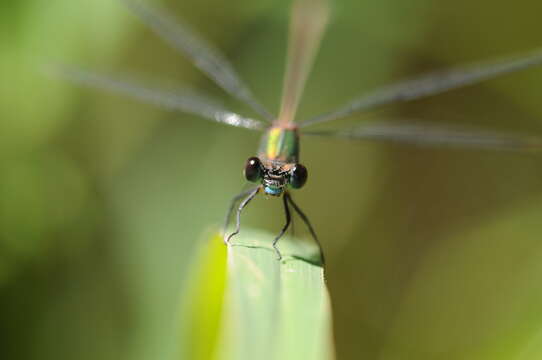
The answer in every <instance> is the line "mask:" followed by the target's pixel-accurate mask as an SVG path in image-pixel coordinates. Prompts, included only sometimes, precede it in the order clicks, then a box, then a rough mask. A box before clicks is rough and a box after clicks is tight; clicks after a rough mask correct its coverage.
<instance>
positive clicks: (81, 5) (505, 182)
mask: <svg viewBox="0 0 542 360" xmlns="http://www.w3.org/2000/svg"><path fill="white" fill-rule="evenodd" d="M161 4H162V5H164V6H166V7H167V8H168V9H169V10H170V11H171V12H172V13H174V14H178V15H180V16H181V17H182V18H183V19H184V20H185V21H187V22H188V23H190V24H192V25H193V26H194V27H195V28H196V29H198V31H199V32H200V33H201V34H202V35H203V36H204V37H206V38H207V39H209V40H210V41H212V42H213V43H214V44H216V45H217V47H219V48H220V49H221V50H223V51H224V52H225V53H226V54H227V55H228V57H229V58H230V59H231V60H232V62H233V63H234V65H235V67H236V68H237V69H238V70H239V72H240V73H241V74H242V76H243V77H244V78H245V79H246V80H247V82H248V83H249V84H250V85H251V87H252V89H253V90H254V92H255V93H256V94H257V95H258V97H259V98H260V99H261V100H262V101H263V102H264V103H265V104H266V105H268V107H270V108H272V109H277V107H278V100H279V93H280V89H281V80H282V73H283V68H284V56H285V48H286V29H287V13H288V6H289V1H285V0H280V1H276V0H263V1H254V0H242V1H241V0H235V1H228V2H224V1H219V0H198V1H195V0H178V1H173V0H169V1H167V2H162V3H161ZM541 11H542V3H540V1H537V0H518V1H516V2H514V3H511V2H507V1H491V0H478V1H470V0H458V1H453V2H452V1H430V0H411V1H402V0H383V1H359V0H343V1H340V2H339V1H336V2H335V3H334V14H333V18H332V22H331V25H330V28H329V31H328V33H327V35H326V37H325V39H324V43H323V46H322V50H321V52H320V56H319V58H318V60H317V62H316V65H315V69H314V72H313V74H312V76H311V78H310V80H309V82H308V85H307V91H306V93H305V96H304V98H303V101H302V104H301V112H300V117H301V118H305V117H308V116H310V115H314V114H317V113H320V112H323V111H326V110H329V109H332V108H333V107H335V106H338V105H341V104H342V103H344V102H345V101H347V100H349V99H350V98H351V97H353V96H354V95H357V94H359V93H360V92H363V91H366V90H369V89H371V88H374V87H375V86H378V85H383V84H386V83H389V82H391V81H393V80H397V79H402V78H406V77H410V76H412V75H415V74H417V73H420V72H423V71H426V70H434V69H440V68H446V67H450V66H452V65H454V64H459V63H465V62H469V61H475V60H480V59H485V58H493V57H498V56H501V55H506V54H514V53H520V52H523V51H528V50H530V49H533V48H536V47H539V46H541V45H542V36H541V35H542V30H541V28H540V16H539V15H540V13H541ZM51 62H53V63H57V62H60V63H67V64H75V65H80V66H83V67H87V68H92V69H96V70H101V71H105V72H111V73H120V74H125V73H130V74H133V73H136V74H145V76H147V77H150V78H152V79H163V81H164V83H165V84H178V85H179V86H181V85H186V86H188V87H191V88H193V89H196V90H197V91H201V92H205V93H208V94H211V95H213V96H215V97H217V98H218V99H222V101H223V102H224V103H225V104H226V105H227V106H228V107H230V108H231V109H233V110H235V111H239V112H243V113H247V114H251V113H250V112H248V111H247V109H246V108H244V107H243V106H241V105H240V104H238V103H236V102H235V101H233V100H231V99H230V98H228V97H227V96H226V95H225V94H223V93H222V92H221V91H220V89H218V88H217V87H216V86H215V85H214V84H212V83H211V82H210V81H209V80H207V79H206V78H205V77H204V76H203V75H202V74H201V73H199V72H198V71H196V70H195V69H194V67H193V66H191V64H190V63H189V62H188V61H187V60H185V59H183V58H182V57H180V56H178V55H177V54H176V53H175V52H174V51H172V50H171V49H169V48H168V47H167V46H166V45H164V44H163V43H162V42H161V41H160V40H159V39H157V38H156V37H155V36H154V35H153V34H151V33H150V32H149V31H148V30H147V29H146V28H145V27H144V26H143V25H142V24H141V23H139V22H138V21H137V20H136V19H135V18H134V17H133V16H132V15H131V14H130V13H129V12H128V11H127V10H126V9H125V8H123V7H122V6H121V5H120V4H119V2H117V1H111V0H93V1H85V2H83V1H67V0H50V1H43V0H2V1H1V2H0V79H1V80H0V339H1V340H0V348H1V349H2V350H1V353H2V354H3V355H2V358H5V359H132V360H134V359H174V358H176V353H177V349H178V346H179V339H177V338H176V333H175V330H176V328H177V325H178V321H179V319H178V316H177V311H178V309H177V308H178V303H179V299H180V295H179V292H180V289H181V287H182V284H183V281H184V280H185V277H186V269H187V264H188V263H189V261H190V259H191V255H193V251H194V249H195V244H196V242H197V241H198V239H200V238H201V237H202V236H203V235H204V234H205V233H206V232H207V231H208V230H209V229H210V228H212V227H213V226H215V225H217V224H219V223H220V222H221V221H222V217H223V215H224V211H225V209H226V207H227V202H228V200H229V198H230V197H231V196H232V195H234V194H236V193H237V192H238V191H239V190H240V188H241V186H242V184H243V178H242V172H241V170H242V166H243V163H244V161H245V159H246V158H247V157H248V156H251V155H254V154H255V150H256V146H257V143H258V136H257V134H254V133H251V132H248V131H244V130H239V129H235V128H231V129H230V128H228V127H225V126H220V125H217V124H212V123H210V122H207V121H205V120H200V119H197V118H194V117H192V116H187V115H183V114H173V113H168V112H167V111H164V110H162V109H157V108H154V107H152V106H148V105H145V104H140V103H137V102H135V101H132V100H130V99H126V98H123V97H118V96H115V95H111V94H108V93H104V92H100V91H94V90H88V89H81V88H77V87H74V86H72V85H70V84H67V83H65V82H63V81H62V80H59V79H55V78H51V77H48V76H46V75H44V74H43V72H41V67H42V66H43V65H44V64H47V63H51ZM541 93H542V69H540V68H539V69H532V70H528V71H524V72H521V73H518V74H514V75H511V76H506V77H504V78H502V79H499V80H494V81H490V82H486V83H484V84H482V85H478V86H475V87H471V88H468V89H464V90H461V91H454V92H452V93H450V94H446V95H442V96H438V97H435V98H431V99H428V100H423V101H418V102H415V103H412V104H407V105H401V106H395V107H391V108H387V109H385V110H383V111H378V112H377V113H373V114H370V116H369V115H365V116H354V117H352V118H351V119H348V120H346V121H344V122H342V123H341V125H342V124H347V123H351V122H355V121H360V120H362V119H366V120H367V121H370V120H371V119H374V118H378V117H390V116H393V117H397V116H402V117H410V118H415V119H424V120H428V121H433V122H447V123H458V124H470V125H476V126H480V127H486V128H490V129H496V130H500V131H505V132H520V133H529V134H539V135H542V103H541V102H540V94H541ZM330 125H331V124H330ZM333 125H335V126H337V125H339V124H333ZM302 146H303V148H302V160H303V162H304V163H305V165H307V167H308V168H309V170H310V179H309V182H308V185H307V186H306V187H305V188H304V189H303V190H302V191H299V192H298V193H296V194H295V196H296V198H297V200H298V202H299V203H300V205H302V207H303V208H304V209H305V211H306V212H307V213H308V215H309V216H310V218H311V219H312V221H313V223H314V224H315V226H316V229H317V231H318V233H319V234H320V238H321V239H322V242H323V244H324V247H325V250H326V255H327V259H328V267H327V281H328V285H329V288H330V292H331V297H332V302H333V310H334V325H335V338H336V339H335V340H336V348H337V355H338V358H339V359H361V358H366V359H493V360H495V359H521V360H524V359H539V358H542V287H541V286H540V284H541V281H542V261H541V259H542V242H541V241H540V239H541V235H542V226H541V225H542V224H541V219H542V204H541V203H540V200H541V199H542V166H541V163H542V156H537V155H525V154H517V153H515V154H510V153H508V154H507V153H496V152H484V151H463V150H444V149H437V150H427V149H417V148H412V147H405V146H391V145H379V144H365V143H356V142H349V141H342V140H332V139H314V138H311V139H303V144H302ZM244 219H246V220H245V225H248V226H252V227H259V228H265V229H269V230H271V231H277V229H278V228H279V227H280V225H281V222H282V221H283V219H282V212H281V210H280V203H279V202H277V201H272V200H265V199H263V198H262V199H258V200H256V201H255V202H254V204H253V205H252V206H251V208H250V210H249V211H247V212H246V217H245V218H244ZM298 227H299V226H298ZM181 296H182V294H181ZM180 345H181V346H182V341H181V343H180Z"/></svg>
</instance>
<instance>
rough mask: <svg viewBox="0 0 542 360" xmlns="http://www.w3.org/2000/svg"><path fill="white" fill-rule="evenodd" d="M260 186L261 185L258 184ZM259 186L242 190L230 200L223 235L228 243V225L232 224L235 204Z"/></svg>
mask: <svg viewBox="0 0 542 360" xmlns="http://www.w3.org/2000/svg"><path fill="white" fill-rule="evenodd" d="M258 187H259V186H258ZM258 187H256V188H250V189H248V190H245V191H243V192H241V193H240V194H237V195H235V196H234V197H233V198H232V199H231V201H230V206H229V207H228V212H227V213H226V218H225V220H224V226H223V227H222V236H223V237H224V242H225V243H226V244H227V243H228V241H227V240H226V231H228V225H229V224H230V218H231V214H232V213H233V208H234V207H235V204H236V203H237V202H238V201H239V200H241V199H242V198H244V197H246V196H248V195H249V194H251V193H252V192H253V191H254V190H255V189H257V188H258Z"/></svg>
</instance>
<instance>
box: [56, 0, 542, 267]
mask: <svg viewBox="0 0 542 360" xmlns="http://www.w3.org/2000/svg"><path fill="white" fill-rule="evenodd" d="M122 1H123V2H124V3H125V4H126V5H127V7H128V8H129V9H131V10H132V11H133V12H134V13H135V14H136V15H137V16H138V17H139V18H140V19H141V20H142V21H143V22H144V23H145V24H146V25H148V26H149V28H150V29H152V30H153V31H154V32H155V33H156V34H157V35H159V37H161V38H162V39H163V40H164V41H165V42H167V43H168V44H169V45H171V46H172V47H173V48H174V49H175V50H177V51H179V52H180V53H182V54H184V55H185V56H187V57H188V58H189V59H190V60H191V61H192V62H193V64H194V65H195V66H196V67H197V68H199V69H200V70H201V71H202V72H203V73H205V74H206V75H207V76H208V77H209V78H210V79H212V80H214V81H215V82H216V83H217V84H218V85H219V86H220V87H222V88H223V89H224V90H225V91H226V92H227V93H229V94H230V95H232V96H233V97H235V98H237V99H238V100H240V101H242V102H244V103H245V104H247V105H248V106H250V107H251V108H252V110H254V112H255V113H256V114H258V115H259V116H260V118H261V119H260V120H255V119H252V118H248V117H244V116H241V115H239V114H236V113H234V112H231V111H228V110H226V109H223V108H220V107H218V106H216V105H214V104H213V103H212V102H211V101H208V100H207V99H205V98H202V97H200V96H195V95H188V94H182V95H181V94H177V93H173V92H168V91H163V90H159V89H155V88H150V87H146V86H143V85H140V84H137V83H134V82H129V81H123V80H120V79H112V78H110V77H107V76H103V75H100V74H96V73H94V72H89V71H85V70H81V69H76V68H71V67H69V68H66V67H63V68H62V69H60V74H61V75H63V76H65V77H66V78H68V79H69V80H72V81H74V82H76V83H80V84H84V85H87V86H91V87H96V88H102V89H107V90H111V91H114V92H117V93H123V94H126V95H129V96H132V97H134V98H137V99H139V100H141V101H145V102H150V103H154V104H156V105H160V106H163V107H165V108H170V109H173V110H178V111H181V112H185V113H191V114H195V115H199V116H201V117H203V118H207V119H209V120H212V121H215V122H218V123H222V124H227V125H231V126H235V127H240V128H246V129H250V130H256V131H262V132H263V137H262V141H261V145H260V149H259V152H258V156H257V157H250V158H249V159H248V161H247V162H246V165H245V169H244V174H245V177H246V179H247V180H248V181H250V182H254V183H256V184H257V185H255V186H254V187H252V188H251V189H249V190H248V191H245V192H243V193H241V194H239V195H237V196H235V197H234V198H233V200H232V203H231V206H230V208H229V210H228V212H227V217H226V224H225V227H224V241H225V242H226V243H228V244H229V243H230V240H231V239H232V238H233V237H234V236H235V235H237V234H238V233H239V231H240V224H241V213H242V211H243V209H244V208H245V207H246V206H247V205H248V203H249V202H250V201H251V200H252V199H253V198H254V197H255V196H256V195H257V194H259V193H264V194H267V195H270V196H273V197H281V196H282V201H283V206H284V212H285V215H286V223H285V225H284V226H283V228H282V229H281V231H280V233H279V234H278V235H277V236H276V238H275V239H274V241H273V248H274V249H275V251H276V253H277V255H278V257H279V259H280V258H281V253H280V251H279V249H278V247H277V242H278V240H279V239H280V238H281V237H282V236H283V235H284V234H285V232H286V231H287V230H288V227H289V226H290V223H291V213H290V209H291V208H293V209H294V210H295V211H296V212H297V214H299V216H300V217H301V219H302V220H303V221H304V222H305V224H306V225H307V227H308V229H309V231H310V233H311V235H312V237H313V238H314V240H315V241H316V243H317V244H318V246H320V243H319V242H318V239H317V236H316V232H315V231H314V228H313V226H312V225H311V223H310V222H309V220H308V218H307V216H306V215H305V214H304V213H303V212H302V211H301V209H300V208H299V206H298V205H297V204H296V203H295V202H294V201H293V199H292V196H291V194H290V189H299V188H301V187H303V185H304V184H305V182H306V181H307V176H308V171H307V169H306V168H305V167H304V166H303V165H301V164H300V163H299V147H300V143H299V138H300V135H302V134H306V135H320V136H335V137H343V138H351V139H359V140H377V141H391V142H401V143H410V144H417V145H433V146H461V147H474V148H488V149H503V150H530V149H538V148H540V147H541V145H542V142H541V141H539V140H538V139H537V138H531V137H518V136H510V135H505V134H497V133H491V132H472V131H465V130H461V129H457V128H454V127H453V126H442V125H441V126H434V125H429V124H423V123H409V122H405V121H401V122H395V123H390V122H385V123H369V124H363V125H362V126H359V127H354V128H349V129H344V130H333V131H329V130H328V131H312V132H310V131H308V130H307V129H310V127H311V126H312V125H315V124H322V123H326V122H332V121H335V120H337V119H341V118H344V117H347V116H349V115H352V114H354V113H358V112H362V111H367V110H369V109H374V108H376V107H381V106H383V105H387V104H391V103H398V102H406V101H411V100H415V99H420V98H424V97H428V96H432V95H436V94H440V93H443V92H446V91H449V90H452V89H457V88H460V87H463V86H468V85H472V84H474V83H477V82H480V81H483V80H487V79H490V78H494V77H496V76H498V75H502V74H507V73H511V72H515V71H519V70H523V69H526V68H528V67H531V66H534V65H538V64H541V63H542V51H541V50H537V51H535V52H533V53H530V54H526V55H522V56H518V57H513V58H507V59H501V60H497V61H495V60H494V61H488V62H482V63H477V64H471V65H468V66H464V67H461V68H456V69H452V70H449V71H445V72H440V73H432V74H426V75H423V76H421V77H419V78H416V79H413V80H408V81H403V82H400V83H396V84H393V85H390V86H387V87H384V88H380V89H377V90H376V91H373V92H370V93H368V94H365V95H362V96H360V97H358V98H356V99H354V100H353V101H351V102H349V103H347V104H346V105H345V106H343V107H340V108H339V109H336V110H334V111H331V112H328V113H326V114H323V115H320V116H316V117H314V118H311V119H308V120H305V121H301V122H297V123H296V122H295V121H294V120H295V118H296V112H297V108H298V104H299V100H300V98H301V94H302V92H303V88H304V85H305V82H306V79H307V77H308V75H309V72H310V69H311V67H312V63H313V61H314V58H315V55H316V53H317V50H318V48H319V45H320V41H321V39H322V35H323V33H324V30H325V28H326V25H327V22H328V18H329V4H328V2H327V0H294V3H293V7H292V11H291V22H290V37H289V46H288V56H287V61H286V63H287V65H286V74H285V77H284V85H283V94H282V103H281V108H280V111H279V114H278V116H274V115H272V113H271V112H269V111H268V110H266V108H265V107H264V106H263V105H262V104H261V103H260V102H258V101H257V100H256V99H255V97H254V96H253V94H252V92H251V91H250V90H249V88H248V86H247V85H246V84H245V83H244V82H243V81H242V80H241V79H240V77H239V76H238V74H237V72H236V71H235V70H234V68H233V67H232V65H231V64H230V63H229V62H228V61H227V60H226V58H225V57H224V56H223V55H222V54H220V53H219V52H218V51H217V50H216V49H214V48H213V47H212V46H210V45H209V44H207V43H206V42H205V41H204V40H203V39H201V38H200V37H199V36H197V35H196V34H195V33H194V32H192V31H191V30H190V28H189V27H188V26H187V25H185V24H183V23H182V22H179V21H178V20H177V21H175V20H173V19H172V18H171V17H170V16H169V15H168V14H166V13H165V12H163V11H159V10H156V9H152V8H149V7H148V6H146V5H143V4H141V3H139V2H136V1H132V0H122ZM238 202H240V205H239V206H238V207H237V209H236V226H235V231H233V232H232V233H230V234H227V233H226V232H227V227H228V224H229V220H230V217H231V214H232V213H233V211H234V210H235V206H236V204H237V203H238ZM320 250H321V247H320ZM322 259H323V256H322Z"/></svg>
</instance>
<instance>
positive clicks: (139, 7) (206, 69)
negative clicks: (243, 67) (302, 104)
mask: <svg viewBox="0 0 542 360" xmlns="http://www.w3.org/2000/svg"><path fill="white" fill-rule="evenodd" d="M121 1H122V2H123V3H124V4H126V6H127V7H128V8H129V9H131V10H132V11H133V12H134V14H136V15H137V16H138V17H139V18H140V19H141V21H143V22H144V23H145V24H146V25H147V26H149V28H151V29H152V30H153V31H154V32H155V33H156V34H157V35H158V36H160V37H161V38H162V39H163V40H164V41H165V42H167V43H168V44H169V45H170V46H171V47H173V48H174V49H175V50H177V51H179V52H180V53H182V54H184V55H186V56H187V57H188V58H189V59H190V60H191V61H192V63H193V64H194V65H195V66H196V67H197V68H199V69H200V70H201V71H202V72H203V73H205V74H206V75H207V76H208V77H209V78H210V79H212V80H213V81H214V82H216V83H217V84H218V85H219V86H220V87H222V88H223V89H224V90H225V91H226V92H228V93H229V94H230V95H232V96H234V97H236V98H237V99H239V100H241V101H243V102H245V103H246V104H247V105H249V106H250V107H251V108H252V109H253V110H254V111H256V112H257V113H258V114H259V115H260V116H263V117H264V118H265V119H267V120H269V121H271V120H273V115H271V114H270V113H269V112H268V111H267V110H266V109H265V107H264V106H263V105H262V104H261V103H259V102H258V101H257V100H256V99H255V98H254V96H253V95H252V92H251V91H250V89H249V88H248V86H247V85H246V84H245V83H244V82H243V81H242V80H241V78H240V77H239V75H238V74H237V72H236V71H235V69H234V68H233V66H232V65H231V64H230V62H229V61H228V60H227V59H226V58H225V57H224V56H223V55H222V54H221V53H220V52H218V50H216V49H215V48H213V47H212V46H211V45H209V44H208V43H207V42H206V41H204V40H203V39H201V38H200V37H199V36H197V35H196V34H195V33H194V32H193V31H191V30H190V28H189V27H188V26H187V25H185V24H183V23H182V22H180V21H179V20H178V19H177V20H173V19H172V18H171V17H170V16H169V15H168V14H166V13H165V12H164V11H160V10H158V9H151V8H150V7H148V6H146V5H143V4H142V3H140V2H138V1H132V0H121Z"/></svg>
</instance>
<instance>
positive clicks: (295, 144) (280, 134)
mask: <svg viewBox="0 0 542 360" xmlns="http://www.w3.org/2000/svg"><path fill="white" fill-rule="evenodd" d="M259 157H260V159H261V160H262V162H263V163H273V164H275V165H285V164H296V163H297V162H298V160H299V135H298V132H297V129H295V128H294V129H289V128H284V127H278V126H274V127H271V128H269V129H268V130H267V132H266V133H265V135H264V136H263V137H262V141H261V143H260V149H259Z"/></svg>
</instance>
